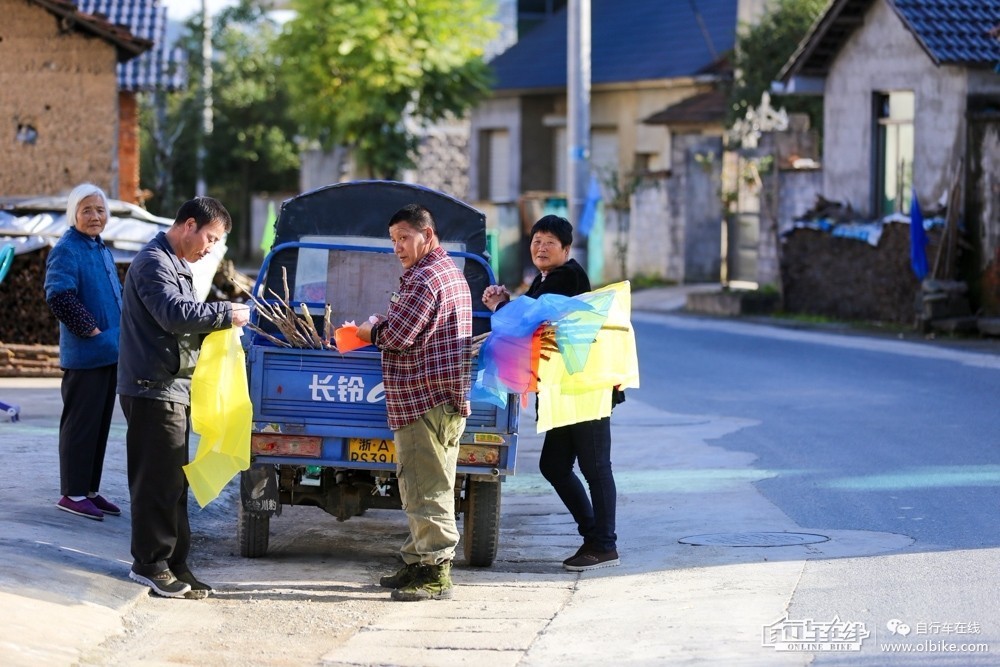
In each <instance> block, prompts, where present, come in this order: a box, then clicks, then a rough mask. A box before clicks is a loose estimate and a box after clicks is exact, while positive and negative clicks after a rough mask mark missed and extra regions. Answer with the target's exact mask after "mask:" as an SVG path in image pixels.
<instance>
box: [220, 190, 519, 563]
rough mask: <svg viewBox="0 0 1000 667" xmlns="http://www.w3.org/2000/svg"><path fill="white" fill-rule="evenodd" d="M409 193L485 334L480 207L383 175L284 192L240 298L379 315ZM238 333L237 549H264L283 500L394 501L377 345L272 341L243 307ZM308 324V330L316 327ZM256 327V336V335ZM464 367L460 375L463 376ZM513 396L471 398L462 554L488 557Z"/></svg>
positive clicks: (336, 316) (510, 435) (349, 513)
mask: <svg viewBox="0 0 1000 667" xmlns="http://www.w3.org/2000/svg"><path fill="white" fill-rule="evenodd" d="M410 203H417V204H421V205H423V206H425V207H426V208H427V209H428V210H430V211H431V213H432V214H433V216H434V219H435V223H436V228H437V233H438V236H439V238H440V239H441V244H442V246H443V247H444V249H445V250H447V251H448V253H449V255H450V256H451V257H452V258H453V259H454V260H455V262H456V263H457V264H458V266H459V268H460V269H461V270H462V271H463V273H464V275H465V277H466V279H467V280H468V282H469V290H470V292H471V295H472V305H473V335H479V334H482V333H484V332H486V331H489V326H490V319H489V316H490V312H489V310H488V309H486V308H485V307H484V306H483V305H482V294H483V290H484V289H485V288H486V287H487V286H488V285H491V284H493V283H494V282H495V280H494V275H493V271H492V269H491V267H490V264H489V262H488V261H487V255H486V218H485V216H484V214H483V213H482V212H480V211H478V210H476V209H474V208H472V207H471V206H468V205H467V204H465V203H463V202H460V201H458V200H457V199H454V198H452V197H450V196H448V195H445V194H442V193H439V192H436V191H433V190H430V189H428V188H424V187H420V186H416V185H410V184H404V183H396V182H389V181H361V182H351V183H341V184H336V185H330V186H326V187H323V188H319V189H317V190H313V191H310V192H307V193H304V194H302V195H299V196H296V197H293V198H291V199H288V200H286V201H285V202H284V203H283V204H282V205H281V209H280V213H279V216H278V219H277V221H276V224H275V239H274V245H273V246H272V249H271V251H270V253H268V255H267V257H266V258H265V259H264V263H263V265H262V267H261V270H260V273H259V275H258V277H257V281H256V284H255V286H254V288H253V289H254V292H253V294H254V297H255V299H257V300H261V301H265V302H267V304H272V303H273V304H275V305H277V304H278V303H280V302H281V301H285V299H286V296H285V295H286V290H287V295H288V300H287V302H286V307H292V308H294V309H295V310H296V311H297V316H299V317H304V315H303V309H305V310H306V311H308V313H309V315H310V317H311V318H312V319H313V321H314V322H321V321H322V320H323V319H324V315H325V313H326V308H327V306H329V308H330V312H331V315H330V319H331V320H332V322H333V323H334V324H335V325H337V326H339V325H341V324H343V323H344V322H345V321H352V320H353V321H362V320H364V319H365V318H367V317H368V316H369V315H371V314H373V313H384V312H385V311H386V309H387V307H388V304H389V299H390V296H391V295H392V293H393V291H394V290H395V289H396V288H397V287H398V285H399V277H400V276H401V275H402V267H401V265H400V263H399V260H398V259H397V258H396V257H395V255H394V253H393V251H392V246H391V243H390V242H389V239H388V224H389V219H390V218H391V217H392V214H393V213H395V212H396V211H397V210H399V209H400V208H402V207H403V206H405V205H407V204H410ZM251 321H252V323H253V324H254V325H255V326H256V327H258V328H259V329H260V330H261V332H253V331H251V332H249V335H248V336H245V337H244V338H246V339H247V340H245V342H244V345H245V347H246V353H247V354H246V358H247V373H248V379H249V387H250V399H251V402H252V403H253V428H252V433H251V444H250V447H251V465H250V468H249V469H247V470H245V471H243V472H242V473H241V475H240V505H239V521H238V528H237V536H238V541H239V546H240V554H241V555H242V556H244V557H248V558H256V557H260V556H263V555H265V554H266V552H267V548H268V536H269V527H270V521H271V518H272V517H275V516H278V515H280V513H281V508H282V506H284V505H311V506H315V507H319V508H321V509H323V510H325V511H326V512H328V513H329V514H331V515H333V516H335V517H337V519H339V520H341V521H343V520H346V519H349V518H351V517H354V516H359V515H361V514H362V513H363V512H364V511H365V510H367V509H370V508H388V509H400V508H401V502H400V497H399V489H398V486H397V479H396V462H395V444H394V442H393V438H392V431H390V430H389V428H388V424H387V420H386V410H385V397H384V389H383V385H382V367H381V357H380V353H379V351H378V350H377V349H376V348H374V347H372V346H367V347H362V348H360V349H357V350H354V351H350V352H346V353H344V354H341V353H339V352H338V351H336V350H330V349H308V348H303V347H284V346H283V345H282V344H281V343H287V340H286V339H284V338H283V337H282V335H281V333H280V331H279V330H278V327H276V326H274V324H273V323H271V322H269V321H268V319H267V318H262V317H260V315H259V312H255V313H254V314H253V315H252V320H251ZM320 332H321V333H322V330H320ZM265 334H266V335H265ZM476 366H477V364H476V363H473V378H475V373H476ZM517 425H518V401H517V398H516V397H511V400H508V401H507V407H505V408H500V407H497V406H495V405H492V404H490V403H479V402H473V404H472V415H471V416H470V417H469V418H468V420H467V423H466V429H465V433H464V434H463V435H462V439H461V445H460V451H459V457H458V474H457V475H456V484H455V507H456V515H458V514H461V515H462V517H463V519H462V521H461V522H460V525H461V527H462V542H463V551H464V555H465V559H466V562H467V563H468V564H470V565H474V566H489V565H491V564H492V563H493V560H494V558H495V557H496V553H497V546H498V542H499V529H500V496H501V483H502V482H503V480H504V479H505V477H506V476H508V475H512V474H513V473H514V464H515V459H516V454H517Z"/></svg>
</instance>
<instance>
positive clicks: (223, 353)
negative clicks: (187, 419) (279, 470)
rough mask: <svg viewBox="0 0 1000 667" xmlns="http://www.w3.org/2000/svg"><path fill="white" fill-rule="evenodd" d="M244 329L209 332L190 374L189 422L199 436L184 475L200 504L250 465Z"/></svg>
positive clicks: (249, 411)
mask: <svg viewBox="0 0 1000 667" xmlns="http://www.w3.org/2000/svg"><path fill="white" fill-rule="evenodd" d="M242 332H243V330H242V329H240V328H238V327H232V328H231V329H226V330H222V331H215V332H212V333H210V334H209V335H208V336H207V337H206V338H205V341H204V343H202V346H201V355H200V356H199V357H198V363H197V365H196V366H195V369H194V375H193V376H192V378H191V427H192V429H193V430H194V432H195V433H198V434H200V435H201V441H200V442H199V443H198V453H197V454H196V455H195V457H194V460H193V461H192V462H191V463H189V464H188V465H186V466H184V474H185V475H187V478H188V484H190V485H191V491H192V493H194V497H195V500H197V501H198V504H199V505H201V506H202V507H205V506H206V505H208V504H209V503H210V502H212V501H213V500H215V499H216V498H217V497H218V496H219V493H221V492H222V489H223V488H225V486H226V484H228V483H229V481H230V480H231V479H232V478H233V476H234V475H235V474H236V473H238V472H239V471H241V470H246V469H247V468H249V467H250V427H251V425H252V422H253V406H252V405H251V403H250V391H249V388H248V386H247V374H246V364H245V358H244V354H243V348H242V347H241V346H240V336H241V335H242Z"/></svg>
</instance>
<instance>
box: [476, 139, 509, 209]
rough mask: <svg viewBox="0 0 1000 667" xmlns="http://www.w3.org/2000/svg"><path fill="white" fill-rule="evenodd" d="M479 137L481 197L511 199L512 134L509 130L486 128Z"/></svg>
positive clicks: (504, 200)
mask: <svg viewBox="0 0 1000 667" xmlns="http://www.w3.org/2000/svg"><path fill="white" fill-rule="evenodd" d="M479 138H480V139H479V198H480V199H483V200H487V201H493V202H507V201H510V199H511V196H510V190H511V188H510V135H509V134H508V132H507V130H484V131H483V132H482V133H481V134H480V135H479Z"/></svg>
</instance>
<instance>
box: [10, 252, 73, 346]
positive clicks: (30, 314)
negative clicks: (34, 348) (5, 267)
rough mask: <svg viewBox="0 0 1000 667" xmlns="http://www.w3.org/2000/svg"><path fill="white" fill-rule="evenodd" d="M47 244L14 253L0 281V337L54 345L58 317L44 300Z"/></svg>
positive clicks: (28, 342) (14, 341) (14, 340)
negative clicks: (38, 248) (40, 247)
mask: <svg viewBox="0 0 1000 667" xmlns="http://www.w3.org/2000/svg"><path fill="white" fill-rule="evenodd" d="M48 256H49V248H42V249H40V250H37V251H35V252H29V253H25V254H23V255H17V256H15V257H14V261H13V262H12V263H11V266H10V271H9V272H8V273H7V277H6V278H4V280H3V282H0V341H2V342H4V343H8V344H9V343H16V344H23V345H58V344H59V320H57V319H56V317H55V316H54V315H53V314H52V311H50V310H49V306H48V304H46V303H45V260H46V258H47V257H48Z"/></svg>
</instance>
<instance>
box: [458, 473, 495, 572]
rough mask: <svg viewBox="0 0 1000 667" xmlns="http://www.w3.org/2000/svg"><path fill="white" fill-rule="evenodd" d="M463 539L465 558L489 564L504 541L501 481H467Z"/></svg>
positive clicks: (485, 565)
mask: <svg viewBox="0 0 1000 667" xmlns="http://www.w3.org/2000/svg"><path fill="white" fill-rule="evenodd" d="M462 541H463V543H464V548H465V561H466V562H467V563H468V564H469V565H472V566H474V567H489V566H490V565H492V564H493V559H494V558H496V555H497V544H498V543H499V541H500V483H499V482H481V481H476V480H472V479H470V480H468V481H467V482H466V485H465V520H464V523H463V531H462Z"/></svg>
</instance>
